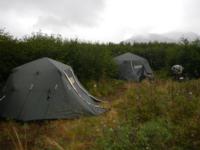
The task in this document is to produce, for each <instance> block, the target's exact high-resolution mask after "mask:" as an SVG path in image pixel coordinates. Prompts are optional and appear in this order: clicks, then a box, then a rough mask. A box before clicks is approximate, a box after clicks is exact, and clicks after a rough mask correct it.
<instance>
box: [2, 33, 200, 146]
mask: <svg viewBox="0 0 200 150" xmlns="http://www.w3.org/2000/svg"><path fill="white" fill-rule="evenodd" d="M126 53H128V55H129V54H130V53H132V54H133V55H134V57H135V56H136V55H137V56H140V57H143V58H145V59H142V60H145V64H146V63H147V62H146V60H148V67H151V69H150V70H151V71H150V72H151V73H153V76H154V78H153V79H147V78H142V80H140V81H134V80H121V79H120V77H119V67H118V65H117V64H116V63H115V59H114V58H116V57H117V56H120V55H123V54H126ZM125 56H126V55H125ZM131 60H132V58H131ZM126 62H127V61H126ZM126 62H125V64H126ZM130 62H131V63H130ZM133 62H134V61H128V66H127V68H130V67H131V66H132V67H133V68H131V69H136V71H138V69H140V71H139V72H141V67H140V65H141V64H142V63H143V61H141V60H140V61H139V62H142V63H141V64H135V65H134V63H133ZM137 63H138V61H137ZM173 64H182V65H183V66H184V76H185V78H186V79H185V80H184V81H181V82H180V81H176V80H173V78H172V74H171V73H170V68H171V66H172V65H173ZM199 66H200V47H199V40H196V41H193V42H187V41H186V40H184V41H181V42H180V43H157V42H152V43H135V44H128V43H120V44H114V43H107V44H100V43H88V42H81V41H78V40H71V41H70V40H65V39H62V37H59V36H53V35H51V36H49V35H46V34H43V33H35V34H33V35H31V36H29V37H26V38H24V39H20V40H19V39H16V38H14V37H13V36H12V35H11V34H9V33H7V32H5V31H1V34H0V68H1V69H0V83H1V84H0V85H1V86H0V87H1V89H2V88H3V87H5V85H7V86H6V87H7V90H5V91H7V92H4V93H3V92H2V91H1V93H0V94H1V101H0V114H1V117H3V116H4V117H3V118H1V121H0V149H1V150H13V149H14V150H44V149H46V150H68V149H70V150H80V149H81V150H88V149H91V150H104V149H105V150H107V149H111V150H118V149H119V150H126V149H127V150H129V149H135V150H143V149H151V150H155V149H166V150H168V149H172V150H177V149H180V150H188V149H193V150H198V149H199V147H200V128H199V125H200V93H199V91H200V79H199V77H200V76H199V75H200V69H199ZM134 67H135V68H134ZM129 71H130V70H129ZM129 71H128V72H129ZM143 72H144V74H145V71H144V69H143ZM139 75H141V74H139ZM61 85H65V86H63V87H62V86H61ZM9 87H10V88H9ZM49 87H50V88H49ZM61 87H62V88H61ZM24 89H25V90H24ZM67 89H68V90H67ZM70 89H71V90H70ZM19 91H27V92H29V93H23V92H22V93H20V92H19ZM30 91H31V92H30ZM9 92H11V93H12V94H7V95H8V97H3V96H4V94H5V93H9ZM17 93H20V94H18V95H17ZM43 93H44V94H43ZM38 94H40V96H39V95H38ZM24 95H25V96H24ZM42 95H43V96H42ZM64 95H65V96H64ZM24 97H25V98H24ZM81 97H82V98H83V99H81ZM4 100H6V101H5V102H7V103H6V104H5V103H4ZM72 100H73V101H72ZM85 100H86V101H85ZM98 100H100V102H98ZM24 102H26V103H24ZM21 103H23V105H21V106H24V107H23V108H24V109H21V108H22V107H21V106H20V105H19V104H21ZM69 104H70V105H69ZM97 105H98V107H97ZM25 106H26V107H25ZM5 108H6V109H5ZM18 108H20V109H18ZM47 108H48V109H47ZM96 108H98V110H96ZM80 109H81V110H83V111H82V112H84V113H83V114H81V115H78V116H77V114H76V113H75V112H76V111H75V110H80ZM47 110H50V111H47ZM59 110H60V111H59ZM64 110H71V111H70V112H68V111H67V112H68V114H67V115H66V113H63V112H64ZM44 112H45V113H44ZM48 112H49V113H48ZM2 114H3V115H2ZM17 114H18V115H17ZM19 114H20V115H19ZM44 114H46V115H44ZM38 116H39V117H38ZM18 117H19V118H18ZM48 117H49V118H48Z"/></svg>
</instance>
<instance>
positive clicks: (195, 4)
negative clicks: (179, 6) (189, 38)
mask: <svg viewBox="0 0 200 150" xmlns="http://www.w3.org/2000/svg"><path fill="white" fill-rule="evenodd" d="M183 4H184V10H183V11H184V16H183V17H184V18H183V20H184V23H185V24H183V26H184V27H185V30H188V31H193V32H200V28H199V24H200V19H199V18H200V9H199V7H200V1H199V0H183Z"/></svg>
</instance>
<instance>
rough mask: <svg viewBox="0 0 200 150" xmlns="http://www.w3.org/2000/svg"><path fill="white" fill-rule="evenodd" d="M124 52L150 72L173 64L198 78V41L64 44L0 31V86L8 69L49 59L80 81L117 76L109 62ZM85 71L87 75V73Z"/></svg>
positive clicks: (57, 38)
mask: <svg viewBox="0 0 200 150" xmlns="http://www.w3.org/2000/svg"><path fill="white" fill-rule="evenodd" d="M124 52H133V53H135V54H139V55H141V56H144V57H145V58H147V59H148V60H149V62H150V65H151V66H152V68H153V70H155V71H161V72H165V73H166V72H168V71H169V69H170V66H171V65H173V64H177V63H178V64H181V65H183V66H184V68H185V72H186V73H187V76H188V77H199V76H200V41H199V40H196V41H193V42H188V41H187V39H183V40H182V41H181V42H180V43H157V42H154V43H134V44H125V43H120V44H114V43H104V44H103V43H102V44H99V43H87V42H80V41H78V40H66V39H63V38H62V37H61V36H59V35H50V36H49V35H46V34H43V33H41V32H38V33H34V34H32V35H31V36H25V37H24V38H22V39H16V38H14V37H13V36H11V35H10V34H9V33H7V32H5V31H4V30H0V68H1V69H0V82H2V81H5V79H6V78H7V76H8V74H9V73H10V71H11V69H12V68H14V67H16V66H18V65H21V64H23V63H26V62H28V61H31V60H34V59H37V58H41V57H50V58H53V59H56V60H59V61H62V62H64V63H66V64H69V65H71V66H72V67H73V68H74V70H75V73H76V74H77V75H78V77H79V78H80V79H81V80H82V81H85V80H86V81H88V80H99V79H102V78H109V77H113V76H116V66H115V64H114V62H113V60H112V58H113V57H114V56H117V55H119V54H121V53H124ZM86 70H87V71H86Z"/></svg>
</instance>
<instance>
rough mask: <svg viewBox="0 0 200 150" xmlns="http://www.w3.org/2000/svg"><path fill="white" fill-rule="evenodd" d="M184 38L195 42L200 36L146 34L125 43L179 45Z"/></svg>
mask: <svg viewBox="0 0 200 150" xmlns="http://www.w3.org/2000/svg"><path fill="white" fill-rule="evenodd" d="M182 38H186V39H188V40H189V41H193V40H196V39H200V35H198V34H196V33H193V32H188V33H182V32H170V33H165V34H146V35H137V36H132V37H131V38H129V39H127V40H125V41H124V42H125V43H134V42H138V43H147V42H155V41H156V42H167V43H171V42H173V43H177V42H179V41H180V40H181V39H182Z"/></svg>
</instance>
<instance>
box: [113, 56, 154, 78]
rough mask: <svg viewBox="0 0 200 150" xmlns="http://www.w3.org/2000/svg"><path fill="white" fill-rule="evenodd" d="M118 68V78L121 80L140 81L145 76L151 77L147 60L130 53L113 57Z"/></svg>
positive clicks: (151, 72)
mask: <svg viewBox="0 0 200 150" xmlns="http://www.w3.org/2000/svg"><path fill="white" fill-rule="evenodd" d="M114 61H115V62H116V64H117V65H118V68H119V78H120V79H123V80H134V81H141V80H142V79H143V78H145V77H146V76H152V77H153V71H152V69H151V67H150V65H149V63H148V61H147V60H146V59H145V58H143V57H140V56H138V55H135V54H132V53H129V52H128V53H124V54H122V55H119V56H117V57H115V58H114Z"/></svg>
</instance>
